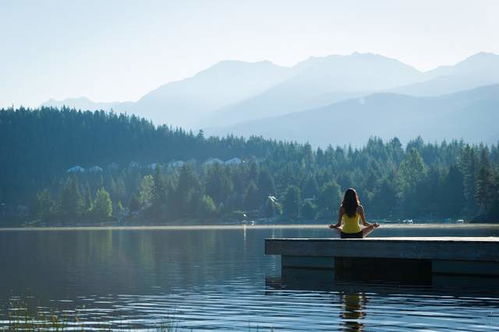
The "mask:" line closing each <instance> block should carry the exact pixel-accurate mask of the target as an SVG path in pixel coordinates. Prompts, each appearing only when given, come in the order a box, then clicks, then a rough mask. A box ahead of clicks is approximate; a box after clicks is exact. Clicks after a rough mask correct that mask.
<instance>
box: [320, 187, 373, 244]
mask: <svg viewBox="0 0 499 332" xmlns="http://www.w3.org/2000/svg"><path fill="white" fill-rule="evenodd" d="M359 221H360V222H361V223H362V225H363V226H364V227H362V228H361V226H360V225H359ZM378 227H379V225H378V224H377V223H373V224H369V223H367V221H366V217H365V215H364V208H363V207H362V205H360V201H359V196H357V192H356V191H355V189H353V188H350V189H347V191H345V196H344V197H343V202H342V203H341V206H340V210H339V213H338V222H337V223H336V224H334V225H329V228H332V229H336V230H337V231H338V232H340V236H341V238H342V239H346V238H363V237H366V236H367V235H369V234H370V233H371V232H372V231H373V230H374V229H375V228H378Z"/></svg>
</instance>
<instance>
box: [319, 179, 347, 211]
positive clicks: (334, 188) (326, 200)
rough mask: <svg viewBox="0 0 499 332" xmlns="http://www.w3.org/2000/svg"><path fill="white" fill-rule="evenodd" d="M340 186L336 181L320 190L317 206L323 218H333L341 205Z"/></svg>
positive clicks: (330, 182)
mask: <svg viewBox="0 0 499 332" xmlns="http://www.w3.org/2000/svg"><path fill="white" fill-rule="evenodd" d="M341 199H342V198H341V191H340V186H339V185H338V184H337V183H336V182H335V181H329V182H328V183H326V184H324V185H323V186H322V188H321V190H320V193H319V198H318V200H317V205H318V208H319V213H320V216H321V217H322V218H332V217H333V216H334V215H335V214H336V213H337V211H338V207H339V206H340V204H341Z"/></svg>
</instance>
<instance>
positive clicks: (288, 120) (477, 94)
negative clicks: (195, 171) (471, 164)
mask: <svg viewBox="0 0 499 332" xmlns="http://www.w3.org/2000/svg"><path fill="white" fill-rule="evenodd" d="M230 133H237V134H238V135H242V136H247V137H248V136H251V135H261V136H263V137H266V138H274V139H283V140H294V141H298V142H309V143H311V144H312V145H315V146H326V145H328V144H334V145H348V144H352V145H353V146H361V145H363V144H365V142H366V141H367V140H368V139H369V138H370V137H371V136H377V137H381V138H384V139H390V138H393V137H395V136H396V137H398V138H399V139H401V140H402V141H403V142H407V141H408V140H410V139H413V138H415V137H417V136H421V137H423V138H424V139H425V140H426V141H430V142H433V141H442V140H444V139H447V140H449V139H463V140H464V141H465V142H470V143H480V142H484V143H497V142H499V84H497V85H490V86H485V87H480V88H476V89H473V90H468V91H464V92H458V93H454V94H450V95H444V96H438V97H415V96H408V95H400V94H394V93H376V94H372V95H369V96H367V97H359V98H353V99H348V100H345V101H340V102H337V103H333V104H331V105H329V106H326V107H321V108H317V109H312V110H307V111H302V112H295V113H291V114H285V115H281V116H277V117H272V118H265V119H260V120H253V121H247V122H244V123H239V124H236V125H233V126H229V127H223V128H218V129H213V130H210V131H209V134H212V135H226V134H230Z"/></svg>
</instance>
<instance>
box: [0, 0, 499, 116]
mask: <svg viewBox="0 0 499 332" xmlns="http://www.w3.org/2000/svg"><path fill="white" fill-rule="evenodd" d="M498 17H499V1H496V0H438V1H437V0H414V1H413V0H404V1H402V0H364V1H361V0H357V1H356V0H344V1H343V0H342V1H339V0H338V1H336V0H328V1H321V0H303V1H302V0H300V1H294V0H283V1H281V0H251V1H245V0H240V1H237V0H227V1H225V0H205V1H195V0H181V1H180V0H179V1H177V0H175V1H167V0H163V1H152V0H135V1H131V0H0V107H9V106H12V105H14V106H16V107H17V106H20V105H24V106H30V107H36V106H38V105H39V104H41V103H43V102H45V101H47V100H48V99H50V98H54V99H58V100H60V99H65V98H70V97H80V96H86V97H89V98H90V99H92V100H94V101H101V102H104V101H128V100H130V101H135V100H137V99H139V98H140V97H141V96H143V95H144V94H146V93H147V92H149V91H151V90H153V89H155V88H157V87H158V86H160V85H162V84H165V83H167V82H171V81H176V80H180V79H184V78H186V77H189V76H192V75H194V74H196V73H197V72H199V71H201V70H203V69H206V68H208V67H209V66H211V65H213V64H215V63H217V62H219V61H222V60H242V61H250V62H254V61H261V60H269V61H272V62H273V63H275V64H278V65H283V66H292V65H294V64H296V63H297V62H299V61H303V60H305V59H307V58H309V57H311V56H326V55H331V54H350V53H353V52H370V53H377V54H381V55H384V56H388V57H391V58H396V59H398V60H400V61H402V62H404V63H406V64H409V65H412V66H414V67H415V68H417V69H419V70H423V71H425V70H429V69H433V68H435V67H437V66H439V65H451V64H454V63H457V62H459V61H461V60H463V59H464V58H466V57H468V56H470V55H472V54H475V53H478V52H492V53H499V33H498V32H499V19H497V18H498Z"/></svg>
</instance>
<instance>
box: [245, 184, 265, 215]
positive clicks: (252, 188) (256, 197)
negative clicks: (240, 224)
mask: <svg viewBox="0 0 499 332" xmlns="http://www.w3.org/2000/svg"><path fill="white" fill-rule="evenodd" d="M262 201H263V200H262V199H261V198H260V192H259V190H258V188H257V186H256V184H255V182H253V181H250V183H249V185H248V188H247V189H246V194H245V196H244V208H245V209H247V210H257V209H259V208H260V205H262V203H263V202H262Z"/></svg>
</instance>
